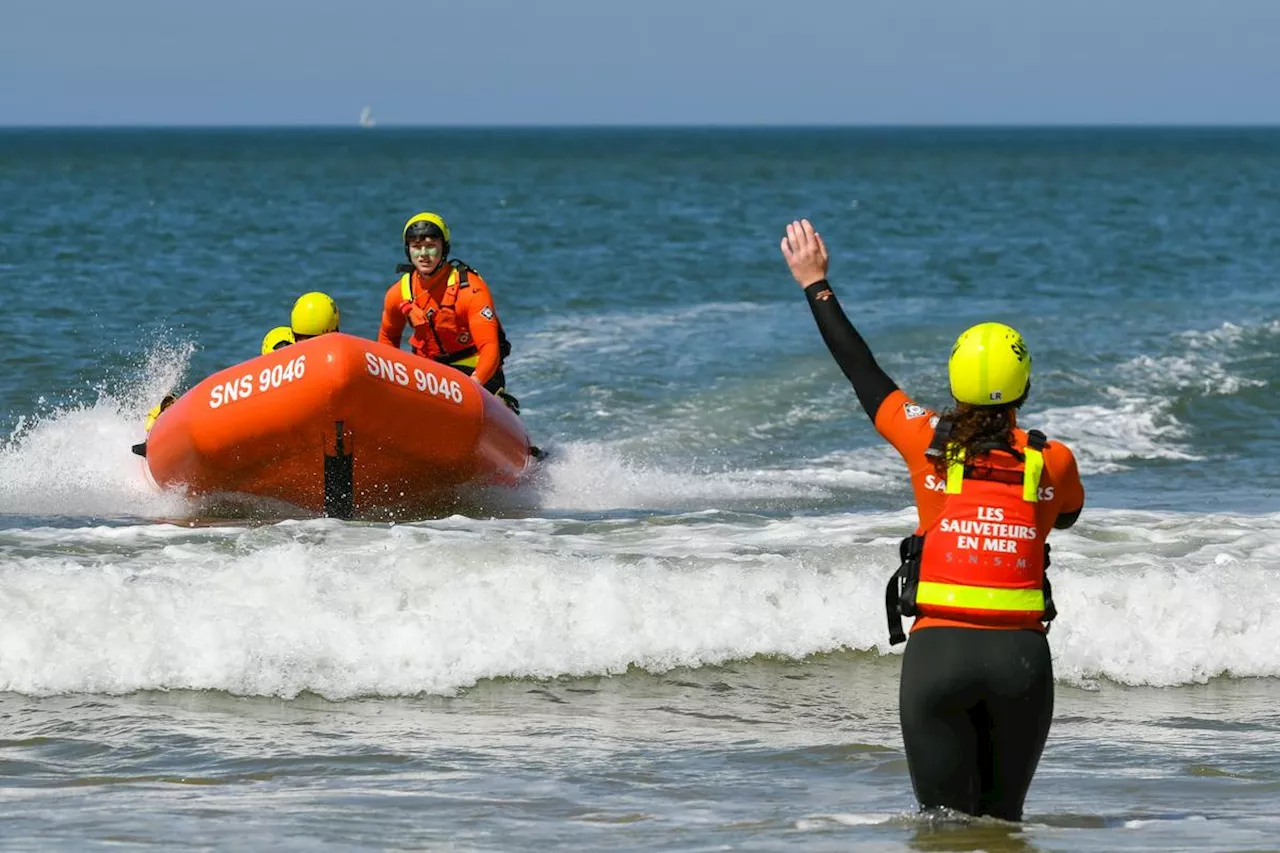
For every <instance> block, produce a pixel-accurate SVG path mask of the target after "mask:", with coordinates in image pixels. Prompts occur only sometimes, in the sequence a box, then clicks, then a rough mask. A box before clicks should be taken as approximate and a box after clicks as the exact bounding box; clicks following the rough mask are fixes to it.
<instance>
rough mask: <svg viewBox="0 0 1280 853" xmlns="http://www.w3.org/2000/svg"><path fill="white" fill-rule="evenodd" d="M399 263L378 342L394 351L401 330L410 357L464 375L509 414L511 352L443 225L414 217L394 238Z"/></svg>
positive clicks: (485, 294)
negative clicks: (506, 365) (506, 366)
mask: <svg viewBox="0 0 1280 853" xmlns="http://www.w3.org/2000/svg"><path fill="white" fill-rule="evenodd" d="M401 236H402V238H403V244H404V254H405V258H406V259H407V260H408V261H409V263H407V264H401V265H400V266H399V267H398V268H397V270H396V272H398V273H399V274H400V277H399V278H398V279H397V280H396V281H395V282H394V283H392V285H391V286H390V287H389V288H387V295H386V298H385V299H384V300H383V307H382V325H381V327H380V328H379V329H378V340H379V341H381V342H382V343H384V344H390V345H391V346H393V347H397V348H398V347H399V346H400V342H401V339H402V338H403V336H404V332H405V328H406V327H409V328H410V329H411V330H412V334H411V336H410V338H409V346H410V348H411V349H412V350H413V352H414V353H415V354H417V355H420V356H422V357H424V358H429V359H432V360H433V361H438V362H441V363H443V364H447V365H449V366H450V367H453V368H456V369H458V370H460V371H462V372H463V373H466V374H468V375H469V376H471V378H472V379H474V380H475V381H476V382H477V383H479V384H480V385H482V386H483V387H484V388H485V389H486V390H488V391H490V392H491V393H493V394H496V395H497V396H498V397H500V398H501V399H502V401H503V402H504V403H506V404H507V405H508V406H509V407H510V408H511V409H512V410H513V411H515V412H516V413H517V414H519V412H520V402H519V401H518V400H517V399H516V398H515V397H513V396H511V395H510V394H508V393H507V390H506V384H507V380H506V375H505V374H504V372H503V362H504V361H505V359H506V357H507V355H508V354H509V353H510V351H511V345H510V344H509V343H508V342H507V337H506V333H505V332H504V331H503V329H502V323H501V322H500V321H499V320H498V309H497V308H496V307H495V306H494V304H493V295H492V294H491V293H490V292H489V285H488V284H487V283H486V282H485V280H484V279H483V278H482V277H481V276H480V274H479V273H478V272H476V271H475V270H474V269H473V268H471V267H470V266H468V265H467V264H466V263H464V262H463V261H460V260H456V259H450V258H449V248H450V234H449V226H448V224H447V223H446V222H445V220H444V218H443V217H441V216H440V215H439V214H435V213H428V212H423V213H418V214H415V215H414V216H412V217H410V218H409V221H408V222H406V223H405V224H404V230H403V232H402V234H401Z"/></svg>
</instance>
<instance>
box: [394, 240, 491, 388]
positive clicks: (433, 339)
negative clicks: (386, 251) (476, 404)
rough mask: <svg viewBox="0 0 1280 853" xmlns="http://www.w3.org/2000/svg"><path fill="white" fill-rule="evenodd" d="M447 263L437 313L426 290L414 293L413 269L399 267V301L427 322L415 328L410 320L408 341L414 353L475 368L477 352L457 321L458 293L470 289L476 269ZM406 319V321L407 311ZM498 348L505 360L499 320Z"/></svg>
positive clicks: (464, 327)
mask: <svg viewBox="0 0 1280 853" xmlns="http://www.w3.org/2000/svg"><path fill="white" fill-rule="evenodd" d="M449 263H450V264H451V265H452V266H453V269H451V270H450V271H449V279H448V282H447V283H446V285H445V290H444V295H443V296H442V297H441V298H440V305H439V310H438V311H437V310H435V309H434V308H431V307H430V305H431V298H430V296H429V294H428V292H427V291H426V290H419V291H418V292H417V293H414V292H413V267H412V266H410V265H408V264H402V265H401V266H400V268H399V271H400V272H401V276H400V298H401V299H402V300H403V303H405V304H406V306H407V304H413V305H416V306H417V307H418V308H420V309H422V310H423V311H424V312H425V316H426V322H425V323H421V324H418V325H414V324H413V322H412V320H409V324H410V325H411V326H413V337H412V338H410V339H409V345H410V346H411V347H412V348H413V351H414V352H416V353H418V354H419V355H423V356H426V357H427V358H431V359H434V360H435V361H439V362H443V363H445V364H449V365H453V366H454V367H475V366H476V356H477V350H476V347H475V344H473V343H471V330H470V329H469V328H467V325H466V324H465V323H461V324H460V323H459V322H458V312H457V304H458V293H459V291H461V290H463V289H464V288H466V287H468V286H469V280H468V274H469V273H473V272H475V270H473V269H472V268H471V267H469V266H467V265H466V264H465V263H463V262H462V261H456V260H455V261H450V262H449ZM402 310H405V308H402ZM405 316H406V319H408V311H407V310H406V314H405ZM460 326H461V328H459V327H460ZM498 346H499V348H500V353H501V356H502V359H504V360H505V359H506V357H507V356H508V355H510V353H511V344H510V342H509V341H508V340H507V334H506V332H505V331H504V330H503V328H502V322H501V321H498Z"/></svg>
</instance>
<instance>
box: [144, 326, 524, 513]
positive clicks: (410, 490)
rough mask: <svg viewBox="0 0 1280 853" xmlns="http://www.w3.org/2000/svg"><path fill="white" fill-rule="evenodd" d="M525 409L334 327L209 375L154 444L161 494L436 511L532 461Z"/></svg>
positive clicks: (149, 456) (155, 434) (169, 415)
mask: <svg viewBox="0 0 1280 853" xmlns="http://www.w3.org/2000/svg"><path fill="white" fill-rule="evenodd" d="M530 452H531V449H530V443H529V436H528V433H527V432H526V431H525V429H524V425H523V424H522V423H521V422H520V419H519V417H518V416H517V415H516V414H515V413H514V412H512V411H511V410H510V409H509V408H507V406H506V405H504V404H503V403H502V401H501V400H499V399H498V398H497V397H495V396H494V395H492V394H490V393H489V392H488V391H486V390H485V389H484V388H482V387H480V385H479V384H477V383H476V382H474V381H473V380H472V379H471V378H470V377H468V376H466V375H465V374H463V373H461V372H460V371H457V370H455V369H453V368H451V367H448V366H446V365H442V364H438V363H436V362H433V361H430V360H427V359H424V358H420V357H418V356H415V355H413V354H410V353H406V352H402V351H400V350H398V349H395V348H392V347H390V346H387V345H385V344H380V343H378V342H376V341H369V340H365V339H362V338H356V337H353V336H351V335H345V334H341V333H334V334H329V335H322V336H320V337H316V338H311V339H309V340H306V341H302V342H300V343H297V344H294V345H292V346H288V347H283V348H281V349H279V350H276V351H275V352H272V353H269V354H267V355H263V356H259V357H258V358H254V359H251V360H250V361H246V362H244V363H242V364H239V365H236V366H235V367H230V368H227V369H226V370H223V371H220V372H218V373H215V374H213V375H212V376H210V377H208V378H207V379H205V380H204V381H202V382H201V383H199V384H198V385H196V386H195V387H194V388H192V389H191V390H189V391H187V392H186V393H185V394H183V395H182V396H181V397H179V398H178V400H177V401H176V402H175V403H174V404H173V405H171V406H170V407H169V408H167V409H166V410H165V411H164V412H163V413H162V414H161V415H160V417H159V418H158V419H157V420H156V422H155V425H154V426H153V427H152V429H151V432H150V434H149V435H148V438H147V442H146V464H147V467H148V470H149V472H150V475H151V477H152V479H153V480H154V481H155V483H156V484H157V485H158V486H160V487H162V488H178V487H180V488H185V489H186V490H187V492H188V493H189V494H190V495H192V496H194V497H199V496H212V495H218V496H236V495H240V496H252V497H256V498H262V499H266V500H269V501H280V502H283V503H286V504H289V505H292V506H296V507H299V508H301V509H303V510H306V511H308V512H311V513H318V514H325V515H331V516H336V517H340V518H356V517H378V516H391V517H404V516H407V515H428V514H431V513H432V512H435V511H439V510H441V509H446V508H448V507H449V506H451V505H455V504H456V503H457V502H458V501H459V500H462V499H463V498H464V495H465V494H466V493H467V492H468V490H473V489H476V488H478V487H488V486H513V485H515V484H517V483H518V482H519V481H520V480H521V479H522V478H523V477H524V476H525V474H526V472H527V471H528V469H529V467H530V464H531V456H530Z"/></svg>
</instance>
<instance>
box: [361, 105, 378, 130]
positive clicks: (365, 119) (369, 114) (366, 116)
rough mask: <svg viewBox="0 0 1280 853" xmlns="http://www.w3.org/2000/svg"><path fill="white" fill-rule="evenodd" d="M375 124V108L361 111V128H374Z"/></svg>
mask: <svg viewBox="0 0 1280 853" xmlns="http://www.w3.org/2000/svg"><path fill="white" fill-rule="evenodd" d="M374 124H375V122H374V120H373V108H372V107H365V108H364V109H362V110H361V111H360V126H361V127H373V126H374Z"/></svg>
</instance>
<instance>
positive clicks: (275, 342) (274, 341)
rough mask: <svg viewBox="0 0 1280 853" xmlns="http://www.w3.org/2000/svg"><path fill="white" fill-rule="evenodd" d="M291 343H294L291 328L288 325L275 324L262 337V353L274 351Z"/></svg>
mask: <svg viewBox="0 0 1280 853" xmlns="http://www.w3.org/2000/svg"><path fill="white" fill-rule="evenodd" d="M291 343H294V337H293V329H291V328H289V327H288V326H276V327H275V328H274V329H272V330H271V331H269V332H267V334H266V336H265V337H263V339H262V354H263V355H266V354H267V353H269V352H275V351H276V350H278V349H280V347H287V346H288V345H289V344H291Z"/></svg>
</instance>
